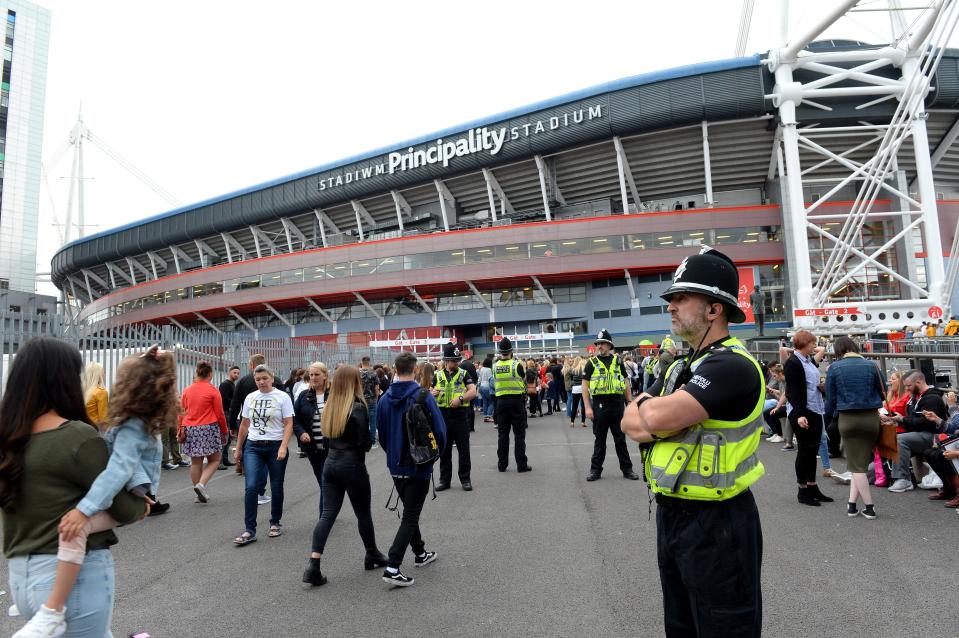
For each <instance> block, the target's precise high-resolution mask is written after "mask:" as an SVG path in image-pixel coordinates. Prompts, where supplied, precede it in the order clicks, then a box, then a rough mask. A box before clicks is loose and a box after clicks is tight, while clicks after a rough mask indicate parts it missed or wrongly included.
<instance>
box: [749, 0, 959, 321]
mask: <svg viewBox="0 0 959 638" xmlns="http://www.w3.org/2000/svg"><path fill="white" fill-rule="evenodd" d="M857 3H858V0H844V1H843V2H841V3H838V4H837V5H836V6H835V7H834V8H833V9H832V11H831V13H830V14H829V15H828V16H826V17H825V18H824V19H823V20H822V21H820V22H819V23H817V24H815V25H813V26H812V27H810V28H809V29H808V31H807V32H806V33H804V34H803V35H802V36H801V37H799V38H796V39H794V40H792V41H790V42H788V43H787V44H786V45H784V46H783V47H781V48H779V49H774V50H772V51H770V52H769V56H768V58H767V59H766V60H765V63H766V64H767V65H768V67H769V69H770V71H772V72H773V73H774V75H775V79H776V85H775V87H774V89H773V92H772V94H770V95H767V96H766V97H767V98H769V99H771V100H772V101H773V104H774V106H775V107H776V108H777V109H778V111H779V120H780V124H779V130H778V131H777V134H776V136H775V146H774V149H773V155H772V158H771V163H770V174H772V173H773V168H774V165H775V168H776V169H778V171H777V172H778V174H779V178H780V180H781V184H782V190H783V220H784V231H785V243H786V262H787V263H788V264H789V268H790V269H791V272H790V281H791V283H792V285H791V286H790V288H791V301H792V306H793V309H794V314H795V320H794V324H795V325H796V326H797V327H815V328H816V329H817V330H819V331H843V332H849V331H853V332H865V331H872V330H877V329H881V328H900V327H901V326H902V325H904V324H917V323H918V322H919V321H920V320H929V319H930V318H932V319H938V316H937V314H938V313H937V311H936V310H935V308H940V309H942V312H945V313H948V312H949V310H950V309H949V296H950V292H951V290H952V287H951V285H949V283H948V282H947V280H946V273H945V270H944V265H943V263H944V262H943V254H942V248H941V236H940V232H939V216H938V211H937V208H936V197H935V195H936V194H935V187H934V186H933V177H932V163H931V160H930V152H929V141H928V137H927V133H926V113H925V108H924V100H925V98H926V96H927V94H928V93H929V90H930V78H932V77H933V76H934V73H935V70H936V67H937V65H938V63H939V60H940V58H941V56H942V52H943V49H944V46H945V44H946V42H947V41H948V40H949V36H950V35H951V34H952V32H953V30H954V29H955V27H956V23H957V20H959V0H936V1H933V2H928V3H927V6H925V7H924V9H923V10H922V11H921V12H915V19H914V20H913V21H912V23H911V24H910V25H908V26H907V27H906V28H905V29H904V30H902V31H901V32H899V33H896V34H894V37H893V38H892V41H891V44H889V45H887V46H884V47H881V48H874V49H855V50H848V51H847V50H835V49H833V50H825V51H823V50H819V51H809V50H806V46H807V45H808V44H809V43H810V42H812V41H813V40H816V39H817V38H818V37H819V36H820V35H822V34H823V32H824V31H825V30H826V29H827V28H829V27H830V26H832V24H833V23H835V22H836V21H837V20H839V19H841V18H843V17H844V16H845V15H846V13H847V12H850V11H852V10H854V8H855V6H856V5H857ZM920 4H923V3H920ZM893 8H894V7H893ZM920 14H921V15H920ZM893 24H894V25H895V24H896V21H893ZM890 69H892V73H890ZM797 71H802V72H803V73H802V74H801V77H802V78H806V80H805V81H798V80H797V79H796V77H794V73H795V72H797ZM890 75H892V77H889V76H890ZM810 76H812V79H809V78H810ZM887 100H896V109H895V113H894V115H893V116H892V118H891V120H889V121H888V122H885V121H884V122H881V123H875V122H868V121H852V122H847V121H843V122H842V123H840V124H835V125H833V124H829V123H822V122H807V123H803V122H800V121H798V119H797V107H798V106H799V105H801V104H805V105H806V106H809V107H813V108H814V109H820V110H823V111H833V110H834V107H837V106H838V105H839V104H842V105H843V106H844V107H845V108H849V105H850V104H852V105H853V106H854V109H855V110H862V109H864V108H867V107H869V106H873V105H875V104H878V103H880V102H885V101H887ZM907 141H911V146H912V153H911V155H913V156H914V157H913V159H914V162H915V167H916V183H917V184H918V193H910V192H907V191H908V188H904V183H903V182H904V180H902V179H901V175H897V173H898V158H900V157H904V156H905V155H906V153H905V152H904V151H905V150H906V148H908V147H907V146H906V144H905V143H906V142H907ZM800 151H802V152H803V153H804V158H803V159H806V158H807V157H809V156H812V157H814V158H815V159H814V160H813V161H812V162H809V161H806V165H803V164H802V163H801V161H800ZM864 156H865V157H866V159H865V160H863V159H862V158H863V157H864ZM854 157H855V158H858V159H853V158H854ZM850 188H851V189H853V190H854V191H855V192H856V195H855V197H854V199H853V202H852V205H851V207H850V210H849V212H848V213H843V214H841V215H836V214H829V213H828V212H827V210H825V209H824V208H823V204H824V203H826V202H828V201H830V200H835V199H836V198H837V196H838V195H843V193H842V191H843V189H847V192H848V189H850ZM811 193H816V194H818V195H814V197H812V198H810V199H814V201H811V202H808V203H807V202H806V201H805V197H804V195H808V194H811ZM843 198H844V199H845V198H847V197H846V196H845V195H843ZM880 199H888V200H891V201H892V202H893V204H892V206H891V208H892V210H889V211H888V212H887V211H882V210H876V208H877V200H880ZM897 208H898V209H900V210H896V209H897ZM876 220H887V221H889V222H891V223H892V224H891V227H892V231H891V233H887V234H886V236H885V239H884V243H882V244H881V245H873V243H872V242H869V241H866V240H864V236H863V230H864V227H865V224H866V223H867V222H870V221H876ZM827 222H831V223H830V227H828V228H827V227H826V226H825V224H826V223H827ZM835 226H839V228H838V229H834V228H833V227H835ZM867 230H868V229H867ZM890 234H891V236H890ZM915 234H918V235H919V236H920V237H921V240H922V244H923V246H924V247H925V253H926V258H925V264H924V266H925V268H924V274H925V277H924V279H925V280H924V281H922V278H921V277H920V278H918V279H920V281H913V280H911V279H910V278H908V277H904V276H902V274H900V273H901V272H907V273H908V272H910V271H912V270H913V269H912V268H910V267H908V266H910V264H908V263H906V264H903V263H902V260H903V259H905V260H907V261H908V260H914V259H916V253H915V249H912V248H911V245H912V243H911V242H912V238H913V236H914V235H915ZM810 240H815V241H816V242H817V244H818V242H820V241H821V242H822V245H823V251H822V253H821V257H822V263H821V264H817V266H819V267H815V268H814V267H812V262H811V260H810ZM897 246H898V247H899V251H898V254H899V260H898V261H897V260H895V259H893V255H895V254H896V252H897ZM903 246H905V247H906V249H905V250H904V249H903V248H902V247H903ZM880 279H882V280H884V282H885V283H889V284H892V283H894V282H895V283H898V284H899V290H900V292H899V293H898V295H896V296H897V297H898V298H896V299H888V298H886V299H869V298H868V296H867V297H866V298H865V299H863V296H864V295H865V294H866V291H868V290H869V289H870V286H876V285H877V284H878V283H879V281H880ZM871 296H878V295H871ZM930 310H931V311H932V312H930ZM940 316H941V315H940Z"/></svg>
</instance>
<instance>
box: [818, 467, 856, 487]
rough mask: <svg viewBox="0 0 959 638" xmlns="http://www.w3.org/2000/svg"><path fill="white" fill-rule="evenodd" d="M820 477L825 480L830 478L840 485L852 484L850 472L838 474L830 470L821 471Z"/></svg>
mask: <svg viewBox="0 0 959 638" xmlns="http://www.w3.org/2000/svg"><path fill="white" fill-rule="evenodd" d="M822 475H823V476H825V477H827V478H831V479H832V480H834V481H836V482H837V483H839V484H840V485H849V484H850V483H852V472H843V473H841V474H840V473H839V472H837V471H835V470H833V469H831V468H830V469H826V470H823V471H822Z"/></svg>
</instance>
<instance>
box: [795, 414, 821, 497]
mask: <svg viewBox="0 0 959 638" xmlns="http://www.w3.org/2000/svg"><path fill="white" fill-rule="evenodd" d="M797 412H798V411H797V410H793V411H792V412H790V413H789V423H790V425H792V426H793V434H795V435H796V482H797V483H799V484H800V485H806V484H807V483H815V482H816V456H817V455H818V454H819V444H820V442H821V441H822V428H823V422H822V415H821V414H816V413H815V412H808V411H804V412H803V416H805V417H806V418H807V419H808V420H809V427H808V428H801V427H799V416H800V415H799V414H797Z"/></svg>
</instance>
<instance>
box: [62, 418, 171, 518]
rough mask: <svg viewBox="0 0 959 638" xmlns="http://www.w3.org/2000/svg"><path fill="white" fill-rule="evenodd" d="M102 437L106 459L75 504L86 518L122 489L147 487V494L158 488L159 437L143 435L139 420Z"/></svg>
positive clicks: (112, 429)
mask: <svg viewBox="0 0 959 638" xmlns="http://www.w3.org/2000/svg"><path fill="white" fill-rule="evenodd" d="M103 438H104V439H106V442H107V447H109V448H110V460H109V461H108V462H107V467H106V469H104V470H103V471H102V472H100V475H99V476H98V477H97V478H96V480H95V481H93V485H91V486H90V489H89V490H88V491H87V495H86V496H84V497H83V500H82V501H80V502H79V503H78V504H77V509H78V510H80V511H81V512H83V513H84V514H85V515H87V516H93V515H94V514H96V513H97V512H102V511H103V510H105V509H107V508H108V507H110V504H111V503H113V498H114V497H115V496H116V495H117V494H118V493H119V492H120V490H122V489H127V490H130V489H133V488H134V487H136V486H137V485H145V484H149V485H150V493H151V494H156V493H157V488H158V487H159V485H160V461H162V460H163V446H162V445H161V444H160V437H159V436H151V435H150V434H148V433H147V431H146V427H145V426H144V424H143V421H142V420H140V419H138V418H130V419H127V420H126V421H124V422H123V423H121V424H120V425H118V426H116V427H114V428H111V429H109V430H107V432H106V434H105V435H104V437H103Z"/></svg>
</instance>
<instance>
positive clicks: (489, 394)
mask: <svg viewBox="0 0 959 638" xmlns="http://www.w3.org/2000/svg"><path fill="white" fill-rule="evenodd" d="M480 396H481V397H482V398H483V416H493V391H492V390H490V388H489V386H488V385H481V386H480Z"/></svg>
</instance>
